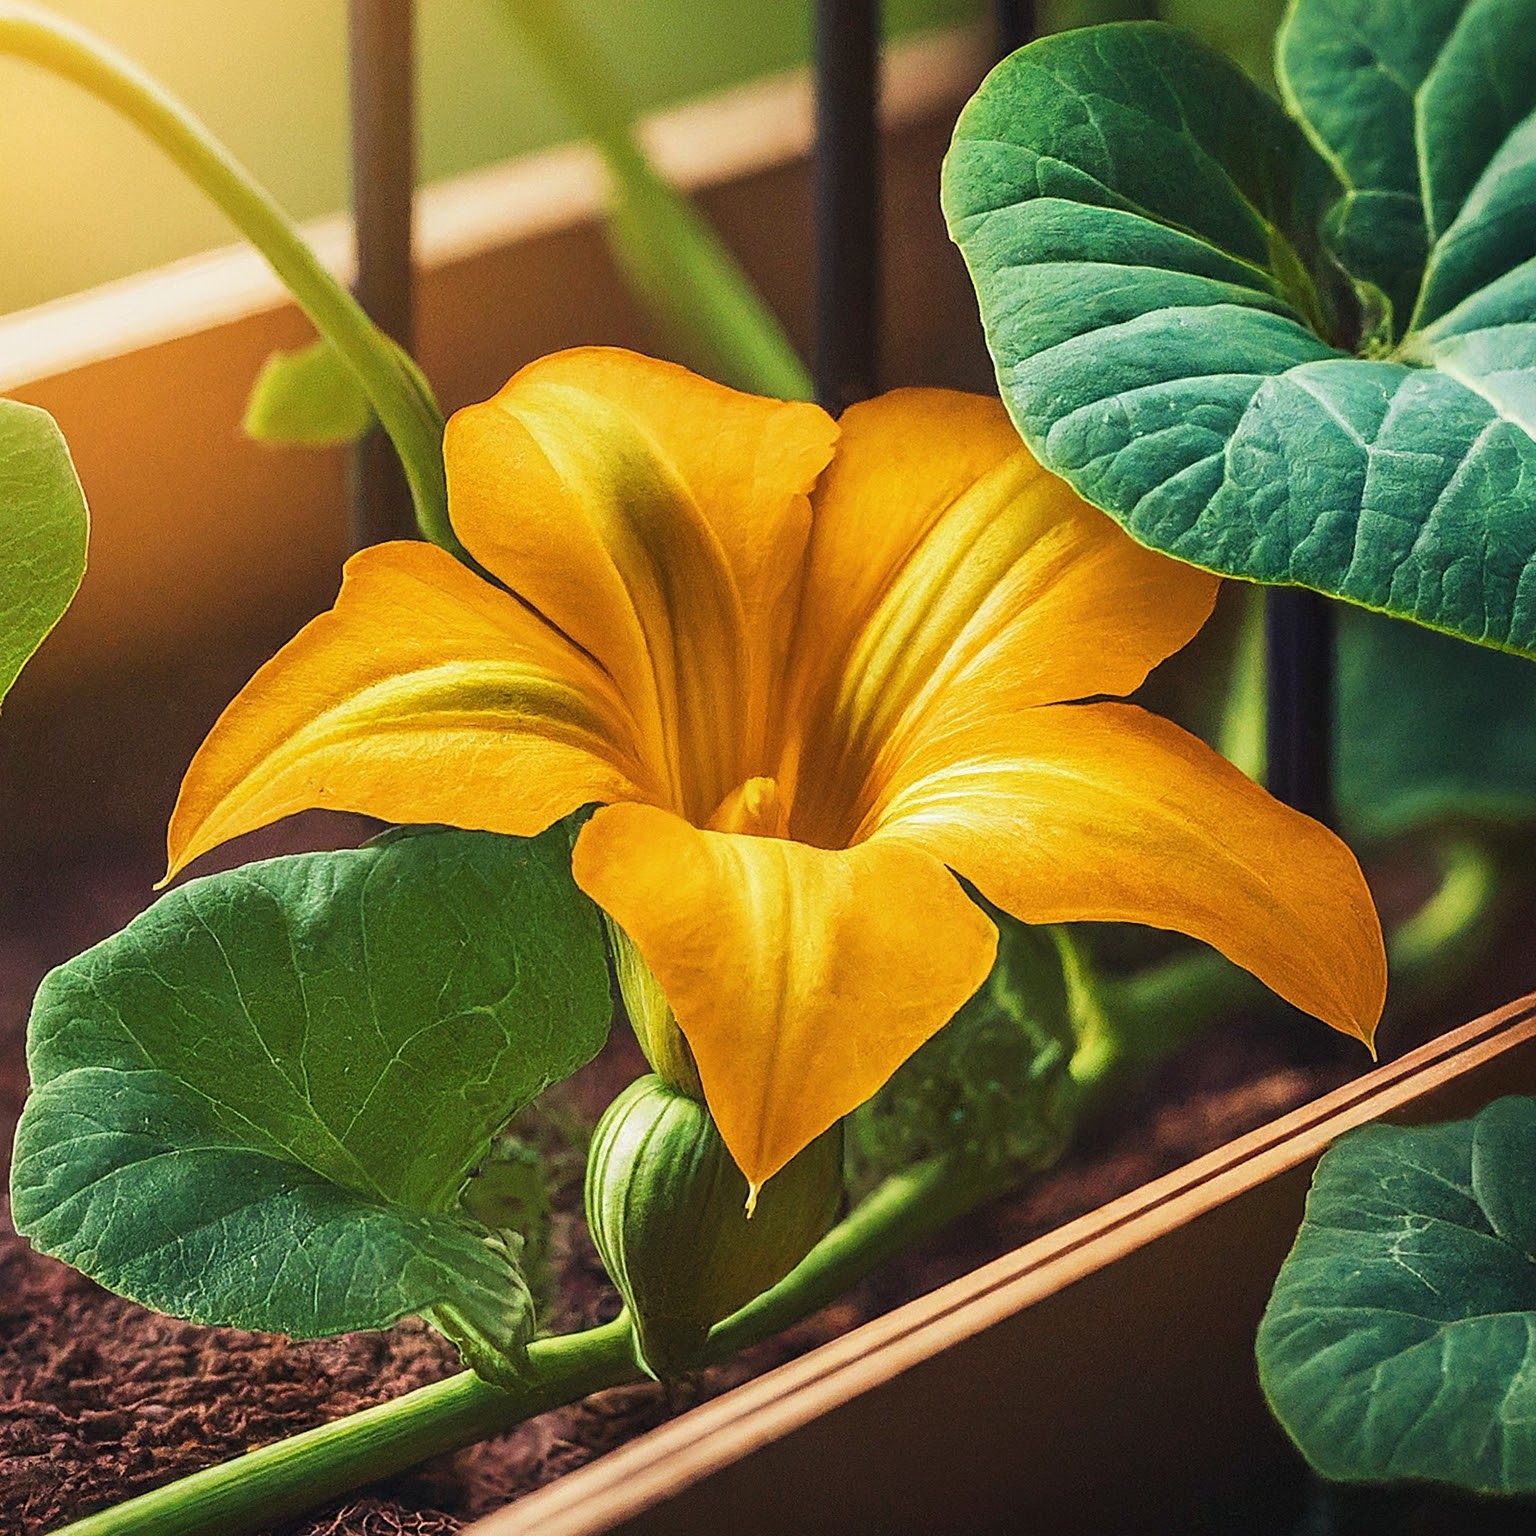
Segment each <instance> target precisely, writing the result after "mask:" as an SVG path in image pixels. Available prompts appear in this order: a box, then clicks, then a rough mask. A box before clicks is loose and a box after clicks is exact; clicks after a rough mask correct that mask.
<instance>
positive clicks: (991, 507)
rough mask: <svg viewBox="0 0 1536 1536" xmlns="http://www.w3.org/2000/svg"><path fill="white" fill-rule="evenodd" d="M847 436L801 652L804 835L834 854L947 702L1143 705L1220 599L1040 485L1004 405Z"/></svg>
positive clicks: (868, 424)
mask: <svg viewBox="0 0 1536 1536" xmlns="http://www.w3.org/2000/svg"><path fill="white" fill-rule="evenodd" d="M842 426H843V438H842V442H841V443H840V445H839V449H838V456H837V460H836V462H835V463H834V464H833V466H832V469H831V470H830V471H829V472H828V474H827V475H826V477H825V478H824V479H823V481H822V484H821V486H820V487H819V488H818V490H817V492H816V496H815V525H814V531H813V534H812V541H811V551H810V557H809V574H808V577H807V583H806V596H805V600H804V606H803V618H802V626H801V635H802V636H803V644H802V646H801V649H800V651H799V652H798V653H797V662H798V663H799V666H800V684H799V686H800V689H801V693H800V698H801V699H802V700H803V704H802V708H803V712H804V717H805V725H804V732H805V745H804V747H803V752H804V758H803V760H802V762H801V764H800V765H799V770H798V774H797V775H796V777H795V785H796V788H797V790H798V791H799V793H800V797H801V803H802V807H803V809H802V814H801V817H800V818H799V819H797V820H795V821H794V822H793V825H794V828H795V832H796V835H797V836H805V837H807V838H808V840H810V841H813V842H818V843H824V844H827V845H836V844H838V843H839V842H841V841H843V840H845V839H846V837H847V835H848V833H849V831H850V830H851V826H852V824H856V823H857V821H858V820H859V819H860V817H861V816H862V814H863V812H864V811H865V810H866V809H867V806H868V804H869V802H870V800H871V799H872V798H873V797H874V796H875V795H876V794H878V792H879V786H880V780H881V778H882V776H883V770H882V771H877V764H879V762H880V761H881V759H882V757H883V758H884V759H886V761H887V762H889V761H894V760H899V758H900V756H901V755H902V753H903V751H904V747H903V740H904V738H905V737H906V736H907V735H909V734H910V733H911V732H912V731H913V730H915V729H916V728H917V727H918V726H919V724H920V722H921V720H922V719H923V718H924V716H925V715H926V714H927V713H928V712H929V711H930V710H931V709H932V708H934V707H935V706H936V705H939V704H941V703H942V701H943V700H944V699H945V698H946V697H948V696H951V695H955V694H964V695H965V696H966V697H967V698H974V699H977V700H979V701H981V702H982V704H983V705H984V706H985V707H986V708H989V709H995V708H1002V709H1016V708H1019V707H1021V706H1025V705H1031V704H1042V703H1057V702H1062V701H1066V700H1070V699H1078V698H1086V697H1089V696H1091V695H1094V694H1123V693H1129V692H1130V691H1131V690H1133V689H1134V688H1136V687H1138V686H1139V685H1140V684H1141V682H1142V681H1143V679H1144V678H1145V677H1146V675H1147V673H1148V672H1149V671H1150V670H1151V669H1152V667H1154V666H1155V665H1157V663H1158V662H1160V661H1162V660H1163V659H1164V658H1165V657H1167V656H1169V655H1170V654H1172V652H1174V651H1176V650H1177V649H1178V648H1179V647H1180V646H1182V645H1184V644H1185V643H1186V642H1187V641H1188V640H1189V639H1190V638H1191V637H1192V636H1193V635H1194V634H1195V632H1196V631H1197V630H1198V629H1199V628H1200V626H1201V624H1203V623H1204V622H1205V620H1206V618H1207V617H1209V615H1210V611H1211V606H1212V604H1213V603H1214V601H1215V597H1216V587H1217V581H1216V578H1215V577H1213V576H1211V575H1210V574H1209V573H1207V572H1204V571H1200V570H1196V569H1195V568H1194V567H1192V566H1187V565H1182V564H1180V563H1178V562H1176V561H1173V560H1170V559H1168V558H1167V557H1166V556H1164V555H1160V554H1156V553H1154V552H1153V551H1151V550H1148V549H1144V548H1143V547H1142V546H1141V545H1139V544H1137V543H1135V541H1134V540H1132V539H1131V538H1130V537H1129V536H1128V535H1127V534H1125V533H1124V532H1123V531H1122V530H1121V529H1120V528H1118V527H1117V526H1116V525H1115V524H1114V523H1113V522H1112V521H1111V520H1110V519H1109V518H1107V517H1106V516H1104V514H1103V513H1101V512H1099V511H1097V510H1096V509H1094V508H1093V507H1090V506H1089V505H1088V504H1087V503H1086V502H1084V501H1083V500H1082V499H1081V498H1080V497H1078V496H1077V494H1076V493H1075V492H1074V491H1072V490H1071V488H1070V487H1069V486H1068V485H1067V484H1066V483H1065V481H1062V480H1058V479H1057V478H1056V477H1055V476H1053V475H1050V474H1047V473H1046V472H1045V471H1044V470H1043V469H1041V468H1040V466H1039V465H1038V464H1037V463H1036V462H1035V460H1034V459H1033V458H1032V457H1031V456H1030V454H1029V453H1028V452H1027V450H1025V449H1024V448H1023V446H1022V445H1021V444H1020V443H1019V441H1018V437H1017V434H1016V433H1015V432H1014V430H1013V428H1012V426H1011V425H1010V424H1009V422H1008V420H1007V417H1006V415H1005V414H1004V412H1003V409H1002V406H1001V405H1000V404H999V402H997V401H995V400H981V399H978V398H977V397H974V396H969V395H960V394H954V393H951V392H949V391H945V390H900V391H897V392H895V393H894V394H890V395H884V396H881V397H880V398H879V399H877V400H871V401H868V402H866V403H865V404H863V405H858V406H854V407H853V408H852V409H851V410H849V411H848V412H847V413H846V414H845V415H844V417H843V421H842ZM808 816H809V817H814V818H815V820H814V823H813V822H812V821H810V820H807V819H806V818H807V817H808Z"/></svg>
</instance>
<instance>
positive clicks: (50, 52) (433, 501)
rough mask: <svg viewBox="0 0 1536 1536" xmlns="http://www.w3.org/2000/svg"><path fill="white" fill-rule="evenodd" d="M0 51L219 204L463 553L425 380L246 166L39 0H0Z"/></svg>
mask: <svg viewBox="0 0 1536 1536" xmlns="http://www.w3.org/2000/svg"><path fill="white" fill-rule="evenodd" d="M0 53H5V54H11V55H13V56H15V57H16V58H19V59H25V60H26V61H28V62H29V63H32V64H36V65H38V66H39V67H40V68H43V69H46V70H49V71H51V72H52V73H53V74H55V75H59V76H61V77H62V78H64V79H66V80H69V81H71V82H73V83H74V84H75V85H78V86H79V87H80V88H81V89H82V90H84V91H87V92H89V93H90V94H91V95H92V96H95V97H96V98H97V99H98V100H100V101H103V102H105V103H106V104H107V105H108V106H110V107H112V108H114V109H115V110H116V111H118V112H120V113H121V114H122V115H123V116H124V117H126V118H127V119H128V120H129V121H130V122H131V123H133V124H134V126H135V127H137V128H138V129H140V131H141V132H143V133H144V134H145V135H146V136H147V137H148V138H150V139H151V140H153V142H154V143H156V144H157V145H159V147H160V148H161V149H162V150H164V151H165V153H166V154H167V155H168V156H169V157H170V158H171V160H173V161H174V162H175V163H176V165H177V166H179V167H180V168H181V170H182V171H184V172H185V173H186V175H187V176H188V177H189V178H190V179H191V180H192V181H193V182H194V183H195V184H196V185H197V186H198V187H199V188H200V189H201V190H202V191H203V192H205V193H206V194H207V195H208V196H209V197H210V198H211V199H212V200H213V201H214V202H215V203H216V204H218V206H219V207H220V208H221V209H222V210H223V211H224V213H225V214H226V215H228V217H229V219H230V220H231V222H232V223H233V224H234V225H235V226H236V228H238V229H239V231H240V232H241V234H243V235H244V236H245V237H246V238H247V239H248V240H249V241H250V242H251V244H252V245H254V246H255V247H256V248H257V250H259V251H260V252H261V254H262V255H263V256H265V257H266V259H267V261H268V262H269V263H270V264H271V266H272V270H273V271H274V272H276V273H277V275H278V276H279V277H280V278H281V279H282V280H283V282H284V283H285V284H286V285H287V286H288V288H289V290H290V292H292V294H293V296H294V298H295V299H296V300H298V302H299V304H300V305H301V307H302V308H303V310H304V312H305V313H306V314H307V315H308V316H309V318H310V320H311V321H313V322H314V325H315V329H316V330H318V331H319V332H320V334H321V335H322V336H324V337H325V338H326V340H327V341H328V342H330V344H331V345H332V346H333V347H334V348H335V349H336V351H337V353H338V354H339V355H340V356H341V357H342V359H343V360H344V361H345V362H346V364H347V366H348V367H349V368H351V370H352V372H353V373H354V374H355V375H356V377H357V381H358V383H359V385H360V386H361V387H362V389H363V392H364V393H365V394H366V395H367V397H368V401H369V404H371V405H372V407H373V409H374V412H375V414H376V415H377V416H378V418H379V421H380V423H381V424H382V426H383V427H384V430H385V431H386V432H387V433H388V434H389V437H390V440H391V442H393V443H394V445H395V449H396V451H397V452H398V453H399V455H400V459H401V462H402V463H403V464H404V465H405V473H406V478H407V479H408V481H409V482H410V487H411V495H412V498H413V500H414V502H415V506H416V518H417V522H418V523H419V525H420V527H421V531H422V533H423V535H424V536H425V537H427V538H429V539H431V540H432V541H433V542H434V543H436V544H440V545H442V546H443V547H444V548H445V549H448V550H451V551H452V552H453V553H454V554H456V555H458V556H459V557H460V558H461V559H465V558H467V556H466V555H465V552H464V549H463V546H462V545H460V544H459V542H458V540H457V539H456V538H455V537H454V534H453V529H452V527H451V526H450V525H449V522H448V490H447V483H446V480H445V478H444V474H443V453H442V437H443V416H442V412H441V411H440V410H439V409H438V407H437V403H436V401H435V400H434V399H433V397H432V391H431V389H430V388H429V386H428V385H427V383H426V381H425V379H424V378H423V377H422V375H421V372H420V370H419V369H417V367H416V365H415V363H413V362H412V361H411V359H410V358H409V357H408V356H407V355H406V354H405V352H404V351H402V350H401V348H400V347H399V346H397V345H396V344H395V343H394V342H393V341H391V340H390V339H389V337H387V336H385V335H384V333H383V332H382V331H380V330H379V329H378V327H377V326H375V325H374V323H373V322H372V321H371V320H370V319H369V318H368V316H367V315H366V314H365V313H364V312H363V310H362V308H361V306H359V304H358V303H357V301H356V300H355V299H354V298H353V297H352V295H351V294H350V293H348V292H347V290H346V288H345V287H343V286H342V284H340V283H338V282H337V281H336V279H335V278H334V277H332V276H331V274H330V273H329V272H327V271H326V270H325V268H324V267H323V266H322V265H321V263H320V262H319V260H318V259H317V258H316V256H315V254H314V252H313V251H312V250H310V248H309V246H308V245H306V244H305V243H304V240H303V238H302V237H301V236H300V234H299V233H298V231H297V230H296V229H295V228H294V226H293V224H292V223H291V222H290V221H289V219H288V217H287V216H286V215H285V214H284V213H283V211H282V210H281V209H280V208H279V207H278V205H277V203H276V202H275V201H274V200H273V199H272V197H271V195H270V194H269V193H268V192H266V191H265V189H264V188H262V187H261V186H260V184H259V183H258V182H257V181H256V180H255V179H254V178H253V177H252V175H251V174H250V172H249V171H247V170H246V169H245V167H244V166H242V165H241V164H240V163H239V161H237V160H236V159H235V158H234V156H233V155H231V154H230V153H229V151H228V150H227V149H225V148H224V146H223V145H222V144H220V143H219V141H218V140H217V139H215V138H214V137H213V135H212V134H211V133H209V132H208V130H207V129H206V128H205V127H204V126H203V125H202V123H200V122H199V121H198V119H197V118H196V117H194V116H193V115H192V113H191V112H189V111H188V110H187V108H186V107H184V106H183V105H182V104H181V103H180V102H179V101H177V100H176V99H175V98H174V97H172V96H171V95H170V94H169V93H168V92H167V91H166V90H165V89H164V88H163V87H162V86H160V85H159V84H157V83H156V82H155V81H154V80H153V79H151V78H150V77H149V76H148V75H147V74H145V73H144V72H143V71H142V70H141V69H139V68H138V66H137V65H135V64H133V63H132V62H131V61H129V60H128V59H125V58H124V57H123V56H122V55H121V54H119V53H117V52H116V51H115V50H114V49H112V48H110V47H109V46H108V45H107V44H105V43H103V42H102V41H101V40H100V39H99V38H97V37H95V36H94V35H93V34H91V33H90V32H88V31H86V30H85V29H84V28H83V27H78V26H76V25H74V23H72V22H69V21H66V20H65V19H64V18H63V17H61V16H56V15H53V14H52V13H51V12H49V11H47V10H45V9H44V8H42V7H41V6H37V5H32V4H28V3H26V0H0Z"/></svg>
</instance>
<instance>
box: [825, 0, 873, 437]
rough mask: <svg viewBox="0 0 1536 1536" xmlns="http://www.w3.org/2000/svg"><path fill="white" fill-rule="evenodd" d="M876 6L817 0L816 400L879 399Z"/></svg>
mask: <svg viewBox="0 0 1536 1536" xmlns="http://www.w3.org/2000/svg"><path fill="white" fill-rule="evenodd" d="M879 78H880V5H879V0H816V154H815V166H814V177H813V181H814V196H815V205H816V211H815V218H816V364H815V370H814V371H815V375H816V397H817V399H818V400H820V401H821V403H822V404H823V405H824V406H825V407H826V408H827V409H828V410H829V411H832V412H834V413H836V412H839V411H841V410H842V409H843V407H844V406H848V405H852V404H853V402H854V401H856V400H863V399H865V398H867V397H868V396H869V395H872V394H874V392H875V390H876V388H877V384H876V379H877V375H878V370H879V335H880V138H879V131H878V118H877V109H878V105H879Z"/></svg>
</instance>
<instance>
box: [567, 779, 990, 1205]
mask: <svg viewBox="0 0 1536 1536" xmlns="http://www.w3.org/2000/svg"><path fill="white" fill-rule="evenodd" d="M572 867H573V869H574V872H575V875H576V882H577V884H578V885H580V886H581V888H582V889H583V890H584V891H586V893H587V894H588V895H589V896H591V897H592V899H593V900H594V901H596V902H597V903H598V905H599V906H601V907H602V908H603V910H604V911H605V912H607V913H608V914H609V916H610V917H612V918H613V919H614V921H615V922H617V923H618V924H619V926H620V927H621V928H623V929H624V931H625V932H626V933H627V934H628V935H629V937H630V938H631V940H632V941H633V942H634V944H635V945H636V947H637V948H638V949H639V950H640V953H641V954H642V955H643V956H644V957H645V960H646V962H647V963H648V964H649V965H650V967H651V969H652V970H653V972H654V973H655V976H656V979H657V980H658V981H659V982H660V984H661V988H662V991H663V992H664V993H665V995H666V997H667V1000H668V1002H670V1003H671V1005H672V1010H673V1012H674V1013H675V1014H676V1015H677V1020H678V1024H679V1025H680V1026H681V1028H682V1031H683V1034H684V1035H685V1036H686V1038H687V1040H688V1044H689V1045H690V1046H691V1047H692V1050H693V1054H694V1058H695V1060H696V1061H697V1063H698V1069H699V1077H700V1079H701V1081H702V1082H703V1085H704V1095H705V1098H706V1099H707V1100H708V1102H709V1107H710V1110H711V1112H712V1113H713V1115H714V1117H715V1122H716V1124H717V1125H718V1126H719V1128H720V1134H721V1135H722V1136H723V1137H724V1139H725V1143H726V1145H727V1146H728V1147H729V1148H730V1151H731V1155H732V1156H733V1157H734V1158H735V1159H736V1162H737V1164H738V1165H739V1166H740V1168H741V1171H742V1172H743V1173H744V1174H745V1175H746V1176H747V1179H748V1180H749V1181H750V1182H751V1183H753V1184H761V1183H763V1182H764V1181H765V1180H766V1179H768V1178H769V1177H771V1176H772V1175H773V1174H774V1173H775V1172H777V1171H778V1170H779V1169H780V1168H782V1167H783V1166H784V1164H785V1163H787V1162H788V1161H789V1159H790V1158H792V1157H793V1156H794V1155H795V1153H796V1152H798V1151H799V1150H800V1149H801V1148H802V1147H804V1146H807V1145H808V1144H809V1143H810V1142H811V1141H812V1140H813V1139H814V1138H815V1137H817V1136H818V1135H820V1134H821V1132H822V1131H824V1130H825V1129H826V1128H827V1127H828V1126H829V1125H831V1124H832V1123H833V1122H834V1121H835V1120H837V1119H838V1118H839V1117H840V1116H841V1115H844V1114H846V1113H847V1112H848V1111H849V1110H851V1109H853V1108H854V1107H856V1106H857V1105H859V1104H861V1103H863V1102H864V1100H865V1099H867V1098H868V1097H869V1096H870V1094H872V1093H873V1092H874V1091H875V1089H876V1088H878V1087H879V1086H880V1085H881V1084H882V1083H883V1082H884V1081H885V1080H886V1078H888V1077H889V1076H890V1074H891V1073H892V1072H893V1071H895V1069H896V1068H897V1067H898V1066H899V1065H900V1064H901V1063H902V1062H903V1061H904V1060H906V1058H907V1057H908V1056H909V1055H911V1053H912V1052H913V1051H915V1050H916V1049H917V1047H918V1046H920V1045H921V1044H922V1043H923V1042H924V1041H925V1040H927V1039H928V1038H929V1037H930V1036H931V1035H932V1034H933V1033H934V1032H935V1031H936V1030H938V1029H939V1028H940V1027H941V1026H943V1025H944V1024H945V1023H946V1022H948V1020H949V1019H950V1018H951V1017H952V1016H953V1014H954V1013H955V1011H956V1009H958V1008H959V1007H960V1005H961V1004H962V1003H964V1002H965V1000H966V999H967V998H968V997H969V996H970V995H971V994H972V993H973V992H974V991H975V990H976V988H977V987H979V986H980V985H981V983H982V981H983V980H985V978H986V975H987V972H988V971H989V970H990V969H991V965H992V961H993V958H994V956H995V954H996V950H997V933H996V930H995V929H994V928H993V926H992V924H991V923H990V922H989V921H988V919H987V918H986V917H985V916H984V915H983V913H982V912H981V910H980V909H979V908H978V907H977V906H976V905H975V904H974V903H973V902H972V901H971V900H970V899H969V898H968V897H967V896H966V895H965V893H964V892H963V891H962V890H961V888H960V886H959V884H958V883H957V882H956V881H955V879H954V877H953V876H952V875H951V874H950V873H949V872H948V871H947V870H946V869H945V868H944V867H943V866H942V865H941V864H940V863H939V862H938V861H937V860H936V859H933V858H931V857H929V856H928V855H927V854H925V853H922V852H921V851H919V850H918V849H915V848H906V847H901V846H899V845H895V844H892V845H884V844H881V843H871V844H866V845H864V846H862V847H859V848H853V849H848V850H844V851H835V852H829V851H827V850H824V849H820V848H808V847H806V846H804V845H803V844H800V843H792V842H786V841H783V840H781V839H777V838H766V837H749V836H742V835H739V834H732V833H723V832H705V831H699V830H697V829H696V828H694V827H691V826H689V825H688V824H687V823H686V822H684V821H682V820H681V819H679V818H678V817H676V816H672V815H670V814H668V813H667V812H665V811H660V810H656V809H654V808H652V807H649V806H640V805H616V806H611V807H609V808H608V809H606V810H601V811H599V812H597V814H596V815H595V816H594V817H593V818H592V820H591V821H589V822H588V823H587V825H586V826H585V827H584V828H583V829H582V832H581V836H580V837H579V838H578V839H577V843H576V851H575V855H574V857H573V860H572Z"/></svg>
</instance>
